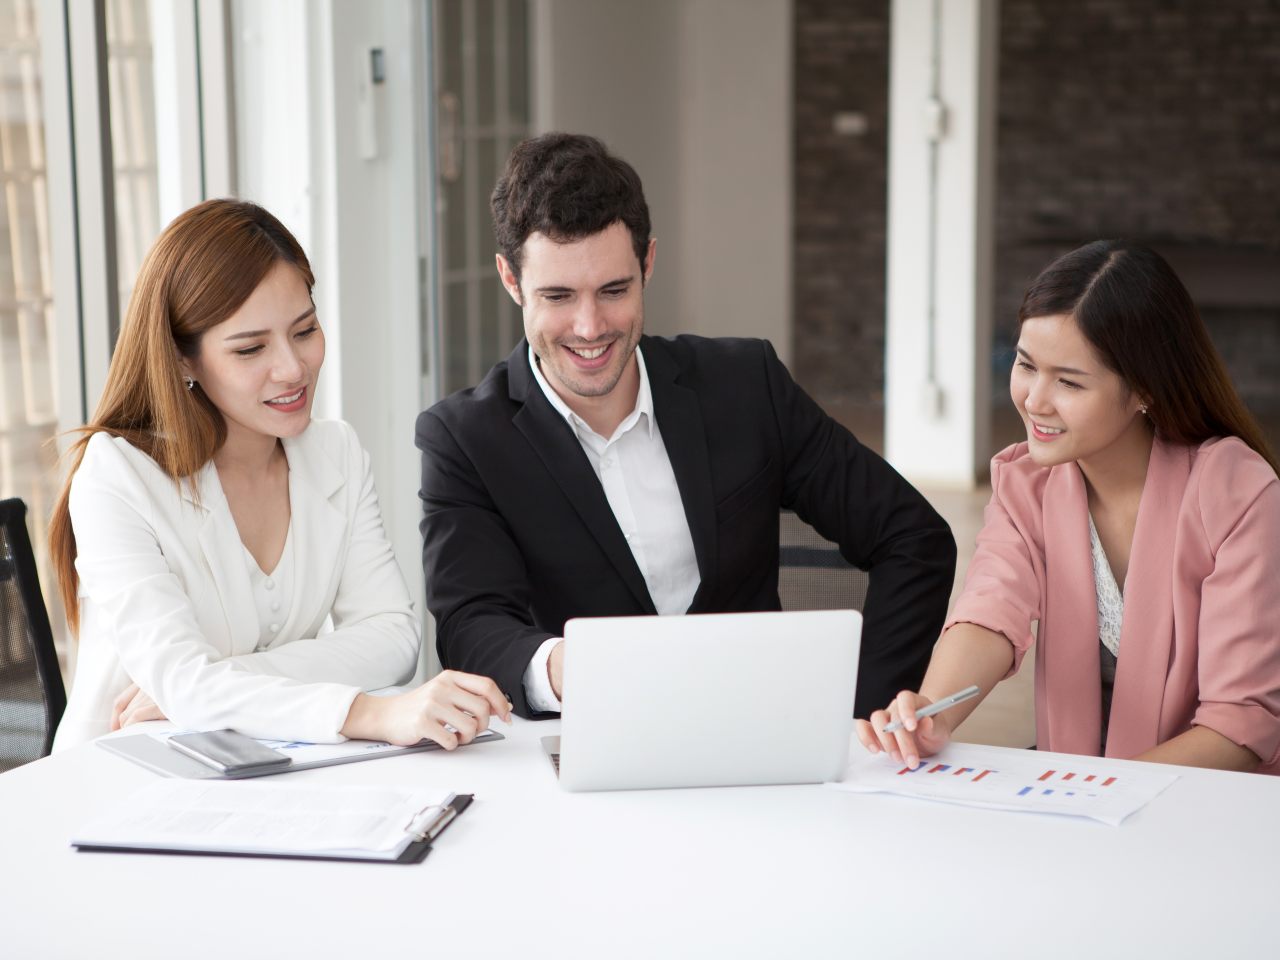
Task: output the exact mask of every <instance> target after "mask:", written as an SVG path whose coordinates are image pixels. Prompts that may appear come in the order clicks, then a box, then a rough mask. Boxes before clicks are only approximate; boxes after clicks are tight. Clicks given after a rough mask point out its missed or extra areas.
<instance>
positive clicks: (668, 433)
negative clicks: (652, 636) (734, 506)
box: [641, 337, 716, 610]
mask: <svg viewBox="0 0 1280 960" xmlns="http://www.w3.org/2000/svg"><path fill="white" fill-rule="evenodd" d="M641 346H642V347H643V348H644V358H645V366H646V367H647V368H648V371H649V390H650V392H651V393H652V394H653V411H654V416H655V418H656V419H657V421H658V430H659V431H660V432H661V433H662V443H663V446H665V447H666V449H667V459H668V460H670V461H671V470H672V472H673V473H674V474H675V477H676V486H678V487H679V488H680V499H681V501H682V503H683V505H684V516H685V520H686V521H688V523H689V533H690V534H691V535H692V537H693V553H694V556H695V557H696V558H697V561H698V577H699V580H700V581H701V582H700V583H699V585H698V592H697V593H696V594H695V595H694V598H693V602H692V603H691V604H690V605H689V609H691V610H693V609H697V607H698V602H699V599H700V597H701V595H702V593H703V590H704V589H705V588H706V585H707V584H710V583H713V582H715V573H716V571H715V557H716V503H715V495H714V492H713V490H712V487H711V455H710V453H709V452H708V450H707V435H706V431H705V430H704V429H703V424H702V408H701V405H700V404H699V403H698V397H697V394H695V393H694V392H693V391H692V390H690V389H689V388H688V387H684V386H681V385H680V384H678V383H677V382H676V378H677V377H678V375H679V373H680V368H679V367H678V366H677V365H676V362H675V360H674V359H673V358H672V357H671V355H670V354H669V353H668V352H667V351H666V349H665V348H664V347H663V346H662V344H661V343H660V342H659V341H656V340H652V339H650V338H648V337H646V338H644V340H643V341H642V342H641Z"/></svg>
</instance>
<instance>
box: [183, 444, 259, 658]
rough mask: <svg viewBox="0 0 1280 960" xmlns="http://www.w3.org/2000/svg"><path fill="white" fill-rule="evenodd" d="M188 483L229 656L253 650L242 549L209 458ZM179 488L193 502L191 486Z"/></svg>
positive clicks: (253, 612)
mask: <svg viewBox="0 0 1280 960" xmlns="http://www.w3.org/2000/svg"><path fill="white" fill-rule="evenodd" d="M190 484H194V486H195V488H196V489H198V490H199V492H200V496H199V509H200V510H202V511H203V512H204V516H203V518H202V520H201V523H200V530H199V532H198V534H197V539H198V540H199V541H200V549H201V551H202V552H203V553H204V560H205V566H206V567H207V569H208V571H209V576H210V578H211V579H212V580H213V584H214V588H215V589H216V590H217V591H218V600H219V604H220V605H221V607H222V613H223V616H224V617H225V618H226V623H227V639H228V642H229V647H230V650H229V655H230V656H238V655H239V654H243V653H252V652H253V650H254V648H255V647H256V646H257V645H258V637H259V630H258V615H257V607H256V606H255V605H254V602H253V587H252V585H251V584H250V583H249V571H248V568H247V567H246V565H245V564H246V561H245V555H244V552H245V548H244V544H243V543H242V542H241V540H240V532H239V531H238V530H237V529H236V522H235V519H234V518H233V517H232V516H231V507H230V506H229V505H228V504H227V498H226V495H225V494H224V493H223V492H222V484H221V483H220V482H219V481H218V470H217V468H216V467H215V466H214V465H213V461H212V460H211V461H209V462H208V463H206V464H205V465H204V467H203V468H201V470H200V472H199V473H198V474H196V475H195V476H194V477H192V478H191V481H190ZM182 490H183V497H184V499H186V500H188V501H190V502H192V503H195V499H196V498H195V497H194V496H192V486H191V485H189V484H187V483H184V484H183V485H182ZM209 639H212V638H209Z"/></svg>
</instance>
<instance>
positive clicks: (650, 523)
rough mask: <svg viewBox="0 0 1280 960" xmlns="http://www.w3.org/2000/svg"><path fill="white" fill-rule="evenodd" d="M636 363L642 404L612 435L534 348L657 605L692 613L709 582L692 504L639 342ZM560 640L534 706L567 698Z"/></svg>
mask: <svg viewBox="0 0 1280 960" xmlns="http://www.w3.org/2000/svg"><path fill="white" fill-rule="evenodd" d="M636 365H637V366H638V367H639V368H640V388H639V390H638V391H637V393H636V405H635V409H633V410H632V411H631V413H630V414H628V415H627V417H626V418H625V419H624V420H623V421H622V423H620V424H618V428H617V429H616V430H614V431H613V436H611V437H609V438H608V439H606V438H604V437H602V436H600V434H598V433H596V432H595V431H594V430H592V429H591V427H589V426H588V425H587V422H586V421H585V420H583V419H582V418H581V417H579V416H578V415H577V414H576V413H574V412H573V411H572V410H570V409H569V407H568V405H567V404H566V403H565V402H564V401H563V400H561V399H560V396H559V395H558V394H557V393H556V392H555V390H553V389H552V388H551V385H550V384H549V383H547V380H546V377H544V376H543V375H542V370H541V369H539V367H538V358H537V357H536V356H535V355H534V352H533V347H530V348H529V367H530V369H531V370H533V377H534V379H535V380H536V381H537V382H538V386H539V387H540V388H541V389H542V392H543V394H544V395H545V396H546V398H547V400H548V401H549V402H550V403H551V406H552V407H553V408H555V410H556V412H557V413H559V414H560V416H562V417H564V419H565V422H566V423H568V424H569V426H570V427H571V428H572V430H573V433H574V436H576V437H577V438H578V443H580V444H581V445H582V449H583V452H584V453H586V455H587V460H588V461H590V463H591V468H592V469H593V470H594V471H595V472H596V476H597V477H599V479H600V485H601V486H602V487H604V494H605V497H606V498H607V499H608V501H609V508H610V509H611V510H612V511H613V516H614V519H616V520H617V521H618V527H619V528H620V529H621V530H622V535H623V536H624V537H626V540H627V545H628V546H630V547H631V555H632V556H633V557H635V561H636V566H638V567H639V568H640V573H641V574H643V576H644V582H645V586H646V587H648V589H649V596H650V597H651V598H652V599H653V605H654V607H655V608H657V611H658V613H660V614H676V613H684V612H686V611H687V610H688V609H689V604H690V603H692V602H693V595H694V594H695V593H697V592H698V585H699V584H700V583H701V576H700V575H699V573H698V560H697V557H696V556H695V555H694V552H693V534H692V533H690V531H689V521H688V519H686V517H685V514H684V501H683V500H682V499H681V498H680V487H679V486H678V485H677V484H676V475H675V472H674V471H673V470H672V469H671V460H670V458H668V456H667V447H666V445H665V444H664V443H663V442H662V432H661V431H660V430H659V429H658V422H657V419H656V418H655V417H654V415H653V394H652V392H651V391H650V389H649V373H648V371H647V370H646V369H645V365H644V354H643V353H642V352H641V350H640V348H639V347H636ZM559 641H560V638H559V637H550V638H548V639H547V640H545V641H544V642H543V644H542V646H540V647H539V648H538V650H537V652H536V653H535V654H534V656H533V659H532V660H530V661H529V666H528V667H526V668H525V672H524V692H525V698H526V699H527V700H528V701H529V706H530V707H531V708H532V709H534V710H538V711H544V712H545V711H556V710H559V709H560V700H559V698H558V697H556V695H555V693H554V692H553V691H552V689H551V681H550V679H549V678H548V677H547V659H548V658H549V657H550V656H551V648H552V647H554V646H555V645H556V644H557V643H558V642H559Z"/></svg>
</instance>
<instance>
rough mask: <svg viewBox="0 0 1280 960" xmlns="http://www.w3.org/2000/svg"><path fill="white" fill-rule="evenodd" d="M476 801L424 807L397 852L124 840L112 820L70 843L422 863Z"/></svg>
mask: <svg viewBox="0 0 1280 960" xmlns="http://www.w3.org/2000/svg"><path fill="white" fill-rule="evenodd" d="M474 800H475V797H474V795H473V794H469V793H462V794H450V795H449V797H448V799H447V800H446V801H445V802H443V803H440V804H432V805H430V806H428V807H424V808H423V810H421V811H419V812H418V814H417V815H416V816H415V817H413V818H411V819H410V821H409V822H408V823H406V824H405V827H404V829H405V831H406V833H407V834H408V835H409V837H411V839H410V841H409V842H408V843H407V844H406V845H405V846H403V847H402V848H398V849H397V850H396V851H395V852H394V853H387V852H385V851H379V850H369V851H359V850H342V851H333V850H323V849H320V850H288V849H270V848H264V849H254V850H249V849H228V848H221V847H219V846H218V845H217V843H216V842H215V843H208V844H203V843H200V842H194V843H188V842H173V843H170V842H166V841H165V840H164V839H163V838H162V837H156V838H153V839H151V840H145V839H143V840H133V841H125V840H122V839H120V837H124V836H129V835H130V834H128V832H127V828H124V827H113V825H111V824H109V823H108V825H107V826H105V827H103V826H102V825H101V824H99V825H96V831H97V832H98V833H100V834H102V833H104V831H105V835H103V836H100V837H98V838H96V839H95V838H94V837H93V836H92V834H93V833H94V832H95V826H91V827H90V828H88V831H87V832H88V833H89V836H87V837H86V836H83V835H82V836H80V837H79V838H73V839H72V840H71V845H72V846H73V847H75V848H76V849H77V850H78V851H80V852H82V853H145V854H159V855H162V856H195V857H235V858H241V859H243V858H249V859H254V860H259V859H266V860H328V861H336V862H343V863H401V864H408V863H421V862H422V861H423V860H425V859H426V856H427V854H428V853H430V852H431V847H432V844H433V843H434V842H435V841H436V840H437V839H439V837H440V835H441V834H443V833H444V832H445V830H447V829H448V828H449V826H450V825H451V824H452V823H453V821H454V820H456V819H457V818H458V817H459V816H461V815H462V813H463V812H465V811H466V810H467V809H468V808H469V807H470V806H471V804H472V803H473V802H474ZM113 828H114V829H116V830H117V839H115V840H112V839H110V836H111V830H112V829H113ZM82 833H83V832H82Z"/></svg>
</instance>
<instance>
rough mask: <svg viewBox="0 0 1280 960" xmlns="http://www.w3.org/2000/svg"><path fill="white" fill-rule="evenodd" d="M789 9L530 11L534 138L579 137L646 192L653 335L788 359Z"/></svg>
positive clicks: (558, 7)
mask: <svg viewBox="0 0 1280 960" xmlns="http://www.w3.org/2000/svg"><path fill="white" fill-rule="evenodd" d="M791 16H792V13H791V3H790V2H789V0H782V2H780V0H650V2H647V3H634V2H629V0H535V19H534V37H535V45H536V52H535V54H534V63H535V70H536V71H537V73H536V84H535V86H536V99H535V112H534V124H535V126H536V128H537V129H538V130H541V131H547V130H566V131H570V132H576V133H590V134H593V135H595V136H598V137H600V138H601V139H603V140H604V141H605V142H606V143H607V144H608V145H609V147H610V149H611V150H613V151H614V152H615V153H617V154H619V155H620V156H622V157H624V158H625V159H626V160H627V161H628V162H630V163H631V164H632V166H634V167H635V168H636V170H637V171H638V172H639V174H640V177H641V179H642V180H643V181H644V186H645V196H646V198H647V199H648V201H649V209H650V213H651V214H652V218H653V223H654V235H655V236H656V237H657V238H658V262H657V269H656V272H655V275H654V279H653V281H652V283H651V284H650V287H649V290H648V291H646V297H645V320H646V327H647V329H648V330H649V332H651V333H658V334H673V333H698V334H703V335H706V336H729V335H738V336H756V337H767V338H769V339H770V340H772V341H773V342H774V344H775V346H776V347H777V348H778V352H779V354H780V355H781V356H782V357H783V359H784V360H786V359H788V358H789V357H790V355H791V329H792V327H791V47H792V44H791Z"/></svg>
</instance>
